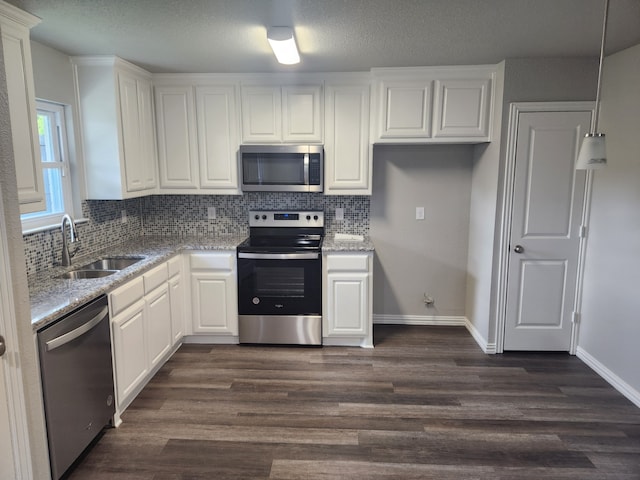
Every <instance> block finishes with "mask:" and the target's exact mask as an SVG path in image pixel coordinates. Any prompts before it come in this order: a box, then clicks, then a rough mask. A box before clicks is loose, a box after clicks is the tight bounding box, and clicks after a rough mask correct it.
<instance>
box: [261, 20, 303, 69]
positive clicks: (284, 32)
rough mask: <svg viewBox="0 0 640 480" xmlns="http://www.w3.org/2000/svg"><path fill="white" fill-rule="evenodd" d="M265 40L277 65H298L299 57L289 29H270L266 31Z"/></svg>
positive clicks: (294, 40)
mask: <svg viewBox="0 0 640 480" xmlns="http://www.w3.org/2000/svg"><path fill="white" fill-rule="evenodd" d="M267 39H268V40H269V45H271V49H272V50H273V53H274V55H275V56H276V59H277V60H278V62H279V63H282V64H283V65H295V64H296V63H300V55H299V54H298V47H297V46H296V39H295V38H294V36H293V29H292V28H290V27H271V28H269V29H268V30H267Z"/></svg>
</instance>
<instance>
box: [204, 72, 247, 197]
mask: <svg viewBox="0 0 640 480" xmlns="http://www.w3.org/2000/svg"><path fill="white" fill-rule="evenodd" d="M196 112H197V119H198V157H199V159H200V187H201V188H202V189H214V190H222V191H225V190H226V192H222V193H240V190H239V183H238V162H237V155H238V145H239V138H238V128H237V124H238V120H237V108H236V88H235V86H234V85H219V86H217V85H215V86H198V87H196Z"/></svg>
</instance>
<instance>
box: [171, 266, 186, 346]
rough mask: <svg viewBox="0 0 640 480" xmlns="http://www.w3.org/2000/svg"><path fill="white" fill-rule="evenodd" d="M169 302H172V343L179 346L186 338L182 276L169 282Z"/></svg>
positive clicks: (177, 276)
mask: <svg viewBox="0 0 640 480" xmlns="http://www.w3.org/2000/svg"><path fill="white" fill-rule="evenodd" d="M169 300H170V302H171V343H172V344H173V345H175V344H177V343H178V342H180V340H182V337H183V336H184V285H183V281H182V274H178V275H175V276H174V277H172V278H171V279H170V280H169Z"/></svg>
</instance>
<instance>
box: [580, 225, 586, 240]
mask: <svg viewBox="0 0 640 480" xmlns="http://www.w3.org/2000/svg"><path fill="white" fill-rule="evenodd" d="M579 236H580V238H586V237H587V226H586V225H580V233H579Z"/></svg>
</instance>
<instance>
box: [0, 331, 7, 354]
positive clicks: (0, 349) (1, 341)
mask: <svg viewBox="0 0 640 480" xmlns="http://www.w3.org/2000/svg"><path fill="white" fill-rule="evenodd" d="M6 351H7V346H6V345H5V343H4V337H3V336H2V335H0V357H1V356H3V355H4V352H6Z"/></svg>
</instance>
